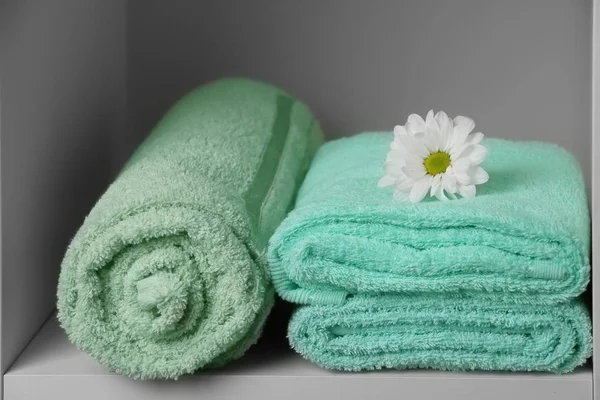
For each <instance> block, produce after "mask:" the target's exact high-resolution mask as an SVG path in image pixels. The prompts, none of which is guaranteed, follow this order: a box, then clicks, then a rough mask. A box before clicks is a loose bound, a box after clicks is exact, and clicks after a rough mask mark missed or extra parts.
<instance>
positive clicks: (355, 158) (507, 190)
mask: <svg viewBox="0 0 600 400" xmlns="http://www.w3.org/2000/svg"><path fill="white" fill-rule="evenodd" d="M391 140H392V134H391V133H366V134H361V135H357V136H354V137H351V138H345V139H340V140H336V141H334V142H330V143H328V144H326V145H325V146H323V147H322V148H321V150H320V151H319V152H318V153H317V156H316V158H315V160H314V162H313V164H312V167H311V169H310V171H309V173H308V175H307V177H306V180H305V182H304V184H303V186H302V188H301V190H300V193H299V195H298V199H297V203H296V208H295V209H294V211H293V212H292V213H291V214H290V215H289V216H288V217H287V219H286V220H285V221H284V222H283V223H282V225H281V226H280V227H279V228H278V230H277V232H276V233H275V235H274V236H273V237H272V238H271V242H270V246H269V260H270V266H271V270H272V276H273V280H274V284H275V288H276V290H277V292H278V293H279V294H280V295H281V297H282V298H284V299H285V300H287V301H290V302H292V303H296V304H299V305H302V307H300V309H298V310H297V311H296V313H295V315H294V317H293V319H292V321H291V323H290V328H289V337H290V341H291V343H292V345H293V347H294V348H296V349H297V350H298V351H299V352H300V353H302V354H303V355H304V356H306V357H307V358H309V359H311V360H313V361H315V362H317V363H319V364H320V365H322V366H324V367H327V368H333V369H345V370H363V369H377V368H414V367H431V368H439V369H454V370H464V369H487V370H539V371H552V372H567V371H570V370H572V369H573V368H574V367H575V366H577V365H579V364H581V363H583V362H584V361H585V359H586V358H587V357H589V355H590V352H591V335H590V321H589V316H588V313H587V311H586V309H585V307H584V306H583V305H582V304H581V303H580V302H579V300H576V299H575V297H577V296H578V295H579V294H581V293H582V292H583V291H584V290H585V287H586V285H587V283H588V280H589V261H588V253H589V245H590V244H589V234H590V232H589V224H590V221H589V214H588V209H587V200H586V195H585V185H584V182H583V177H582V174H581V170H580V167H579V165H578V163H577V161H576V160H575V159H574V158H573V157H572V156H571V155H570V154H568V153H567V152H566V151H564V150H563V149H561V148H559V147H557V146H555V145H550V144H543V143H532V142H511V141H505V140H497V139H488V140H485V141H484V144H485V146H486V147H488V149H489V153H488V157H487V159H486V161H485V162H484V165H483V166H484V168H485V169H486V171H488V173H489V175H490V180H489V182H488V183H486V184H485V185H482V186H478V187H477V189H478V193H477V196H476V197H475V198H473V199H459V200H452V201H448V202H441V201H438V200H436V199H426V200H425V201H423V202H421V203H419V204H410V203H403V202H399V201H395V200H393V198H392V191H393V189H392V188H379V187H377V182H378V180H379V179H380V178H381V177H382V176H383V174H384V171H383V164H384V162H385V157H386V153H387V150H388V146H389V143H390V141H391Z"/></svg>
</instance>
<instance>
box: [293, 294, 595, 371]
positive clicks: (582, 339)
mask: <svg viewBox="0 0 600 400" xmlns="http://www.w3.org/2000/svg"><path fill="white" fill-rule="evenodd" d="M590 331H591V325H590V319H589V316H588V313H587V310H586V309H585V307H584V306H583V305H582V304H580V303H579V302H577V301H573V302H566V303H561V304H558V305H554V306H551V307H546V306H538V307H532V306H531V305H506V304H505V303H501V302H496V303H488V304H484V303H478V302H473V301H471V300H468V299H467V300H465V299H456V298H451V299H444V298H423V297H417V298H415V297H413V298H410V297H408V298H407V297H401V296H399V295H397V296H388V297H385V296H382V297H380V298H377V299H376V300H375V299H373V298H368V297H364V296H363V297H361V296H357V297H354V298H352V299H349V300H348V301H347V302H346V303H345V304H344V305H341V306H332V305H324V306H303V307H300V308H299V309H298V310H297V311H296V312H295V314H294V316H293V318H292V321H291V323H290V327H289V338H290V341H291V344H292V346H293V347H294V348H295V349H296V350H297V351H298V352H299V353H301V354H303V355H304V356H305V357H307V358H309V359H310V360H312V361H314V362H316V363H317V364H319V365H321V366H323V367H325V368H330V369H340V370H350V371H360V370H371V369H379V368H396V369H404V368H435V369H443V370H446V369H449V370H472V369H480V370H509V371H549V372H555V373H562V372H568V371H571V370H572V369H573V368H575V367H576V366H578V365H580V364H581V363H582V362H583V361H584V360H585V359H586V358H588V357H589V356H590V355H591V345H592V337H591V334H590Z"/></svg>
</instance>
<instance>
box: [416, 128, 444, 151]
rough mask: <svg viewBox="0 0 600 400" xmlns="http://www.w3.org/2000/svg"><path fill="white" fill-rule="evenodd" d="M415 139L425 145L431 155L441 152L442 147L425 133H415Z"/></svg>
mask: <svg viewBox="0 0 600 400" xmlns="http://www.w3.org/2000/svg"><path fill="white" fill-rule="evenodd" d="M415 139H417V140H418V141H420V142H421V143H423V144H424V145H425V147H426V148H427V150H429V153H436V152H438V151H440V146H439V143H438V141H437V140H436V138H435V137H433V136H432V135H430V134H429V133H425V132H418V133H415Z"/></svg>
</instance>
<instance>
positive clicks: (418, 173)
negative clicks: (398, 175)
mask: <svg viewBox="0 0 600 400" xmlns="http://www.w3.org/2000/svg"><path fill="white" fill-rule="evenodd" d="M402 172H404V174H405V175H406V176H407V177H409V178H411V179H413V180H415V181H417V180H419V179H421V178H423V177H424V176H425V175H426V174H427V171H426V170H425V167H424V166H423V165H422V164H421V165H407V166H404V167H402Z"/></svg>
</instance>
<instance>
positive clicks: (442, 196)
mask: <svg viewBox="0 0 600 400" xmlns="http://www.w3.org/2000/svg"><path fill="white" fill-rule="evenodd" d="M435 197H436V198H437V199H438V200H441V201H448V198H447V197H446V195H445V194H444V188H443V187H441V186H440V187H439V188H438V189H437V190H436V191H435Z"/></svg>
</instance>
